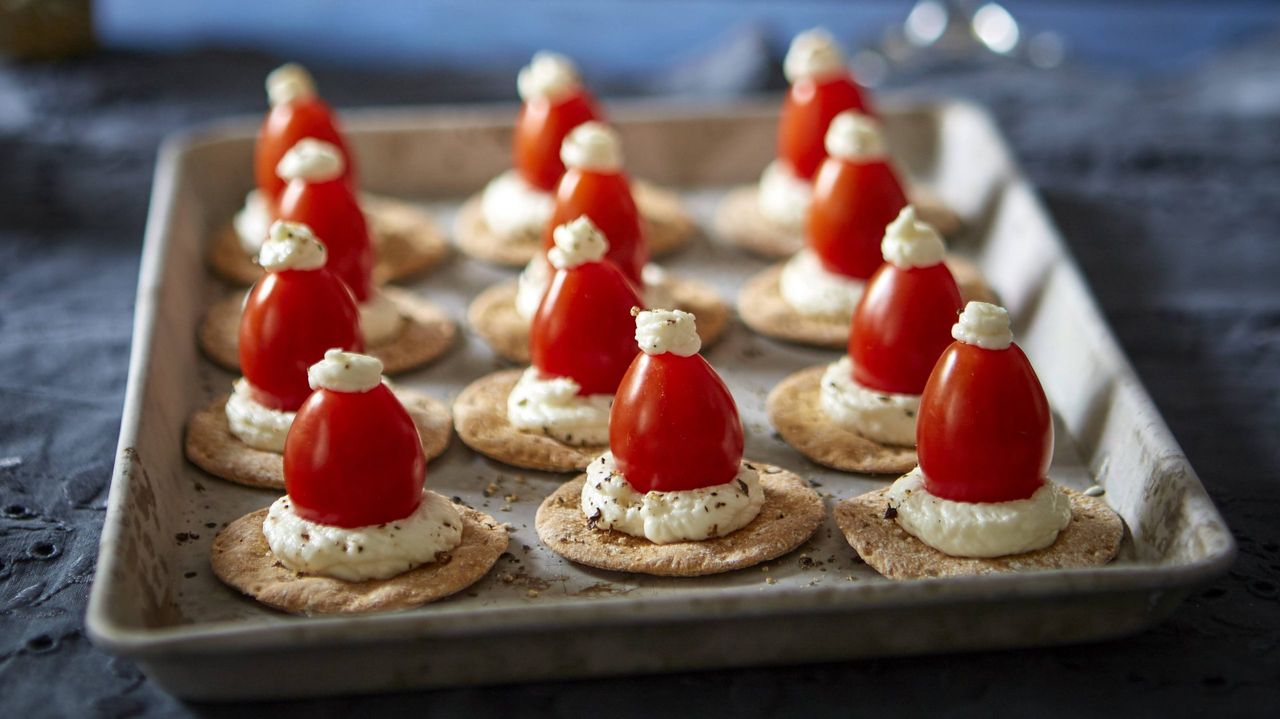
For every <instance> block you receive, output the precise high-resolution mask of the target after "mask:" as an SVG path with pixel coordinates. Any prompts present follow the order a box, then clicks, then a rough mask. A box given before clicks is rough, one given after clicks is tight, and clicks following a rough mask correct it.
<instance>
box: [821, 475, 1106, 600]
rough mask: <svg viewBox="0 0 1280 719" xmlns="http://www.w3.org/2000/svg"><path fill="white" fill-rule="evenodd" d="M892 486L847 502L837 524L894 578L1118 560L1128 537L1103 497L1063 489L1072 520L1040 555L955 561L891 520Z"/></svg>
mask: <svg viewBox="0 0 1280 719" xmlns="http://www.w3.org/2000/svg"><path fill="white" fill-rule="evenodd" d="M889 489H890V488H889V487H885V488H883V489H878V490H876V491H874V492H868V493H867V494H863V495H860V496H857V497H850V498H849V499H845V500H842V501H841V502H840V503H839V504H837V505H836V508H835V517H836V524H838V525H839V526H840V531H841V532H843V533H844V536H845V539H847V540H848V541H849V544H850V545H851V546H852V547H853V548H854V549H855V550H857V552H858V555H859V556H861V557H862V559H863V560H864V561H866V563H867V564H869V565H871V567H872V568H873V569H875V570H876V571H877V572H880V573H881V574H883V575H884V576H886V577H888V578H890V579H924V578H927V577H955V576H965V575H974V574H996V573H1000V572H1020V571H1028V570H1036V569H1070V568H1076V567H1091V566H1098V565H1102V564H1106V563H1108V562H1110V561H1111V560H1112V559H1115V556H1116V553H1117V552H1119V551H1120V542H1121V541H1122V540H1123V539H1124V522H1123V521H1122V520H1121V519H1120V515H1118V514H1116V513H1115V511H1113V510H1112V509H1111V508H1110V507H1108V506H1107V505H1106V503H1105V502H1103V501H1102V500H1100V499H1096V498H1094V497H1089V496H1086V495H1083V494H1080V493H1079V492H1075V491H1072V490H1070V489H1066V488H1065V487H1064V488H1063V491H1065V492H1066V493H1067V497H1068V498H1069V499H1070V500H1071V522H1070V523H1069V524H1067V526H1066V528H1065V529H1063V530H1062V532H1061V533H1059V534H1058V539H1057V540H1056V541H1054V543H1053V544H1051V545H1049V546H1048V547H1045V548H1044V549H1038V550H1036V551H1034V552H1026V553H1023V554H1014V555H1011V556H1007V557H995V558H991V559H979V558H970V557H953V556H951V555H948V554H944V553H942V552H940V551H938V550H936V549H934V548H933V547H930V546H929V545H927V544H925V543H924V542H921V541H920V540H919V539H916V538H915V537H914V536H912V535H911V534H909V533H907V530H905V529H903V528H902V527H901V526H900V525H899V524H898V523H897V522H896V521H895V520H893V519H892V518H886V517H885V514H886V510H887V509H888V506H889V501H888V496H887V495H888V492H889Z"/></svg>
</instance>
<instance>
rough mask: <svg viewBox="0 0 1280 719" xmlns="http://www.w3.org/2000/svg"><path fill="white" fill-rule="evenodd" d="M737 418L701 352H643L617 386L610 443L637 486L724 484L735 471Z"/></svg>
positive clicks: (664, 488) (663, 488) (739, 444)
mask: <svg viewBox="0 0 1280 719" xmlns="http://www.w3.org/2000/svg"><path fill="white" fill-rule="evenodd" d="M743 446H744V439H743V431H742V419H741V418H740V417H739V416H738V407H737V405H736V404H735V403H734V401H733V395H731V394H730V393H729V388H728V387H726V386H725V384H724V381H723V380H721V379H720V377H719V375H717V374H716V372H715V370H714V369H712V368H711V365H709V364H707V361H706V360H705V359H703V358H702V355H697V354H695V355H691V356H689V357H681V356H679V355H675V354H670V353H667V354H661V355H648V354H641V355H640V356H639V357H637V358H636V360H635V362H634V363H632V365H631V368H630V369H629V370H627V374H626V376H625V377H623V379H622V383H621V384H620V385H619V387H618V393H617V397H616V398H615V399H614V403H613V411H612V412H611V414H610V416H609V447H610V449H612V450H613V456H614V459H615V460H616V462H617V466H618V471H619V472H621V473H622V475H623V476H624V477H625V478H626V480H627V483H628V484H630V485H631V487H632V488H633V489H635V490H636V491H637V492H649V491H660V492H671V491H676V490H686V489H698V488H701V487H710V486H713V485H717V484H724V483H725V482H728V481H730V480H732V479H733V478H734V477H735V476H737V474H738V469H739V465H740V463H741V462H742V450H743Z"/></svg>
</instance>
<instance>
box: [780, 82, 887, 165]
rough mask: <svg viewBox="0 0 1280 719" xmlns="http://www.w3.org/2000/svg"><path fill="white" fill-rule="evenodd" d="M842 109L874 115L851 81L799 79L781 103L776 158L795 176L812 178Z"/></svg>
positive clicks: (825, 150) (825, 152)
mask: <svg viewBox="0 0 1280 719" xmlns="http://www.w3.org/2000/svg"><path fill="white" fill-rule="evenodd" d="M845 110H857V111H858V112H861V113H863V114H867V115H871V114H874V113H873V112H872V111H871V108H870V106H869V105H868V104H867V101H866V98H864V97H863V95H862V90H861V88H859V87H858V85H857V83H855V82H854V81H853V79H852V78H850V77H847V76H844V77H834V78H826V79H823V80H820V81H817V82H815V81H813V80H800V81H798V82H796V83H795V84H794V85H792V86H791V90H790V91H788V92H787V96H786V98H785V99H784V100H783V101H782V116H781V117H780V118H779V120H778V157H780V158H782V159H783V160H786V161H787V163H788V164H790V165H791V170H792V172H794V173H795V174H796V176H797V177H799V178H801V179H804V180H808V179H811V178H812V177H813V175H814V173H815V172H817V171H818V167H819V166H820V165H821V164H822V161H823V160H824V159H825V158H826V156H827V148H826V137H827V125H830V124H831V119H832V118H834V117H835V116H836V115H839V114H840V113H842V112H844V111H845Z"/></svg>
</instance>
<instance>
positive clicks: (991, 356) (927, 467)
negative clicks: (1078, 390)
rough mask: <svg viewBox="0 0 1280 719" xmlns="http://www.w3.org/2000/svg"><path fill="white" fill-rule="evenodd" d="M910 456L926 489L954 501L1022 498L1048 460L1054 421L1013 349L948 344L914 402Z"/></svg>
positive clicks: (1024, 363)
mask: <svg viewBox="0 0 1280 719" xmlns="http://www.w3.org/2000/svg"><path fill="white" fill-rule="evenodd" d="M916 444H917V446H916V452H917V453H918V455H919V457H920V469H921V470H922V471H923V472H924V476H925V488H926V489H928V490H929V492H930V493H932V494H934V495H935V496H938V497H942V498H944V499H950V500H954V501H957V502H1007V501H1010V500H1015V499H1026V498H1027V497H1030V496H1031V495H1032V494H1034V493H1035V491H1036V490H1037V489H1039V488H1040V486H1041V485H1042V484H1043V483H1044V478H1045V473H1046V472H1047V471H1048V469H1049V463H1050V461H1051V460H1052V458H1053V418H1052V415H1051V414H1050V411H1049V401H1048V399H1047V398H1046V397H1045V394H1044V388H1043V387H1041V386H1040V380H1039V379H1038V378H1037V377H1036V373H1035V370H1034V369H1032V367H1031V362H1030V361H1029V360H1028V359H1027V356H1026V355H1025V354H1023V352H1022V349H1021V348H1020V347H1018V345H1016V344H1011V345H1009V347H1008V348H1006V349H1003V350H988V349H983V348H981V347H977V346H974V345H969V344H965V343H963V342H955V343H952V345H951V346H950V347H948V348H947V350H946V351H945V352H943V353H942V357H940V358H939V359H938V364H937V366H936V367H935V368H934V370H933V374H932V375H931V376H930V377H929V382H928V384H926V385H925V388H924V395H923V397H921V399H920V416H919V419H918V421H917V423H916Z"/></svg>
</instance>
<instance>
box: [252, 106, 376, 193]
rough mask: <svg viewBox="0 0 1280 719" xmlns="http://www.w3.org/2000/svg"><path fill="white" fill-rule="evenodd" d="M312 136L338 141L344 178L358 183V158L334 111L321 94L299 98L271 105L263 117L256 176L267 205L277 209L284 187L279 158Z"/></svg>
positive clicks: (256, 149)
mask: <svg viewBox="0 0 1280 719" xmlns="http://www.w3.org/2000/svg"><path fill="white" fill-rule="evenodd" d="M308 137H313V138H315V139H317V140H324V141H325V142H328V143H331V144H333V145H336V146H337V147H338V149H339V150H341V151H342V153H341V154H342V158H343V160H344V165H345V168H344V169H343V171H342V179H343V180H344V181H345V182H346V183H347V185H348V186H350V187H355V186H356V170H355V161H354V160H353V159H352V157H351V151H350V149H349V148H348V147H347V143H346V140H344V139H343V137H342V132H341V131H340V130H339V128H338V123H337V120H336V119H335V118H334V115H333V111H332V110H330V109H329V106H328V105H327V104H325V102H324V100H321V99H320V98H319V97H308V98H298V99H296V100H293V101H292V102H286V103H282V104H279V105H276V106H275V107H273V108H271V110H270V111H268V112H267V116H266V117H265V118H264V119H263V120H262V127H261V128H260V129H259V130H258V139H257V142H256V143H255V144H254V148H253V176H254V181H255V184H256V185H257V186H258V189H259V190H260V191H261V192H262V193H263V194H264V195H266V199H267V202H268V206H269V207H271V208H272V210H274V209H275V207H276V203H278V202H279V200H280V195H281V193H283V192H284V189H285V184H286V183H285V181H284V180H282V179H280V177H279V176H277V175H276V165H278V164H280V158H282V157H284V154H285V153H286V152H288V151H289V150H290V149H292V148H293V146H294V145H296V144H297V143H298V140H302V139H305V138H308Z"/></svg>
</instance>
